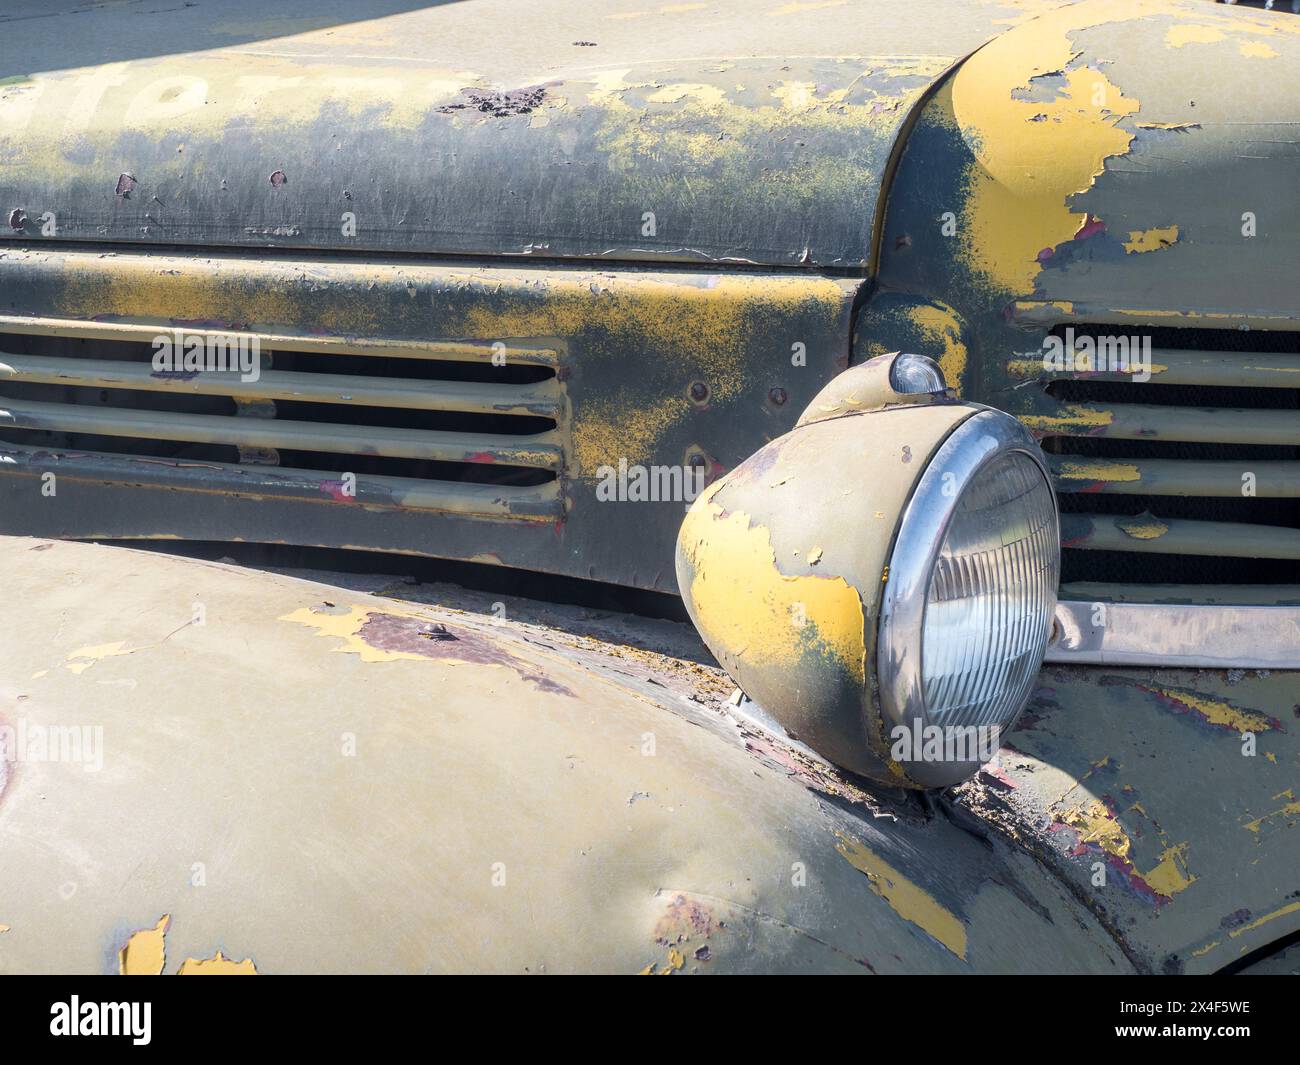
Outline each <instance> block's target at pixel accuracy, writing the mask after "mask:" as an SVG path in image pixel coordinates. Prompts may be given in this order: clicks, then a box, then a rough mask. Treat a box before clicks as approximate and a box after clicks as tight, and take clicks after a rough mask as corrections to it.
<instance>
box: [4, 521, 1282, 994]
mask: <svg viewBox="0 0 1300 1065" xmlns="http://www.w3.org/2000/svg"><path fill="white" fill-rule="evenodd" d="M0 572H3V573H4V574H5V578H6V590H7V593H8V594H6V595H5V596H4V597H0V632H2V633H4V637H3V644H2V645H0V647H2V649H3V654H2V655H0V739H3V740H4V742H5V744H6V749H5V752H4V756H3V757H0V907H2V908H0V972H6V971H12V972H30V971H52V972H71V971H75V972H97V971H117V970H118V969H119V967H121V968H124V969H126V970H127V971H134V970H131V968H130V967H131V965H132V964H134V961H133V958H132V952H131V951H130V950H127V951H126V953H125V955H122V954H119V951H121V950H123V948H127V947H130V946H131V945H132V944H136V945H140V944H141V943H143V944H145V945H148V944H150V943H153V945H154V946H155V947H156V948H157V949H156V951H155V952H154V953H152V954H149V952H145V953H146V956H147V957H151V958H152V959H153V964H154V966H155V967H154V968H153V970H152V971H155V972H158V971H167V972H169V973H170V972H174V971H176V970H177V969H180V971H182V972H189V971H199V972H203V971H208V970H207V969H205V968H203V967H199V968H197V969H195V968H194V967H193V966H190V967H187V964H188V963H189V962H190V961H191V960H193V963H194V965H195V966H201V964H202V963H204V962H206V963H208V967H209V968H211V967H213V966H218V963H219V962H220V961H222V960H224V961H225V962H226V964H227V965H230V964H240V963H243V962H244V961H245V959H247V960H248V964H249V965H252V966H256V968H257V969H258V970H259V971H263V972H302V971H364V972H375V971H405V972H410V971H425V970H429V969H437V970H466V969H476V970H482V969H488V970H502V971H513V972H518V971H523V970H525V969H530V970H532V971H538V970H545V971H556V970H560V971H564V970H577V971H591V970H598V971H623V972H638V971H652V972H689V971H698V972H715V971H771V970H781V971H791V972H793V971H807V970H814V971H863V970H870V971H874V972H880V973H890V972H972V971H974V972H995V971H1018V972H1028V971H1049V972H1079V971H1090V972H1132V971H1134V970H1137V971H1152V970H1154V971H1189V972H1198V971H1199V972H1204V971H1209V970H1214V969H1219V968H1222V967H1224V966H1226V965H1228V964H1230V963H1232V962H1234V961H1236V960H1238V959H1240V958H1241V957H1242V956H1243V955H1245V954H1247V953H1249V952H1251V951H1254V950H1257V949H1259V948H1261V947H1263V946H1265V945H1267V944H1269V943H1272V942H1276V941H1277V940H1278V939H1282V938H1284V937H1285V936H1287V935H1288V934H1290V933H1291V932H1293V931H1295V929H1296V928H1297V927H1300V902H1297V900H1296V898H1295V894H1294V892H1295V880H1294V873H1295V844H1294V835H1293V834H1294V830H1295V828H1294V826H1295V825H1296V823H1297V820H1300V814H1298V813H1297V809H1296V802H1295V799H1294V795H1293V794H1292V792H1293V790H1294V773H1295V769H1294V767H1295V765H1296V763H1297V759H1298V758H1300V752H1298V751H1297V745H1296V734H1297V730H1296V727H1295V712H1294V711H1293V710H1292V709H1291V704H1292V702H1293V701H1294V699H1295V698H1296V691H1295V686H1294V683H1293V679H1288V678H1287V677H1285V676H1279V675H1274V676H1273V677H1261V676H1255V675H1251V676H1248V677H1245V676H1234V675H1231V674H1224V673H1211V672H1208V671H1202V672H1191V671H1150V670H1146V671H1144V670H1134V669H1127V670H1125V669H1105V670H1098V669H1079V668H1073V669H1064V668H1049V669H1047V670H1044V672H1043V674H1042V675H1041V677H1040V681H1039V684H1040V686H1039V690H1038V691H1037V692H1036V693H1035V696H1034V700H1033V703H1032V705H1031V707H1030V710H1029V711H1027V712H1026V714H1025V715H1023V716H1024V720H1023V721H1022V724H1021V726H1020V728H1019V729H1018V730H1017V731H1016V732H1014V733H1013V734H1012V736H1011V737H1010V740H1011V742H1010V745H1009V746H1008V748H1006V749H1004V750H1003V751H1002V753H1001V754H1000V755H999V756H998V758H997V760H996V762H995V763H994V764H990V765H989V766H988V767H986V768H985V769H984V770H983V771H982V772H981V773H980V774H979V776H978V777H977V778H976V779H974V780H973V781H971V782H969V783H968V784H966V785H963V788H962V789H961V790H962V794H963V797H964V800H965V802H964V806H963V807H961V808H958V810H957V812H955V813H952V814H949V815H944V814H938V815H935V816H926V815H925V814H924V813H923V812H922V809H921V807H920V804H919V803H918V802H917V801H916V800H915V798H914V797H909V796H905V795H901V794H898V793H888V791H887V790H886V791H880V790H874V791H866V790H864V789H863V788H862V787H860V786H859V785H858V784H857V783H856V782H854V781H853V780H851V779H849V778H846V777H845V776H843V775H842V774H839V773H837V772H836V771H835V770H833V769H832V768H831V767H829V766H827V765H825V764H824V763H822V762H820V761H818V760H817V759H816V758H814V757H810V756H809V754H808V753H807V752H806V751H805V750H804V749H802V748H799V747H798V746H797V745H794V744H792V743H789V742H786V741H785V739H784V738H782V737H780V736H776V735H774V734H772V733H771V732H768V731H765V730H764V729H763V728H762V727H760V726H759V725H758V724H757V723H756V722H754V721H752V720H750V719H749V718H747V717H742V716H740V715H739V712H737V711H735V710H733V708H732V707H731V706H730V705H729V703H728V702H727V701H726V696H727V693H728V692H730V691H731V685H730V683H729V682H728V681H727V679H726V678H725V676H723V675H722V674H721V673H720V671H718V670H717V669H716V667H712V666H711V665H710V664H709V660H708V658H707V655H703V654H702V653H701V652H702V648H701V647H700V646H699V644H698V643H697V642H696V641H694V639H693V637H692V636H691V634H690V633H689V632H687V631H681V632H679V633H677V634H676V635H673V634H671V633H670V634H668V635H665V633H664V631H663V629H664V628H678V629H680V628H682V627H680V626H672V625H670V624H669V623H666V622H651V621H647V620H645V619H635V618H626V617H624V618H620V617H618V616H615V617H613V618H611V617H610V615H609V614H608V613H605V612H600V613H592V612H585V611H578V610H576V609H573V608H569V609H568V610H567V613H566V608H563V607H539V606H538V604H536V603H533V604H529V603H528V602H527V601H526V600H518V599H514V598H512V597H509V596H504V597H503V596H498V595H475V594H474V593H467V592H465V591H464V590H463V589H456V588H452V587H448V586H411V585H407V584H404V583H402V582H400V581H398V580H395V579H393V580H392V581H391V586H390V587H385V585H388V584H389V583H390V582H389V581H388V580H387V579H385V580H379V581H376V582H375V583H374V584H373V585H370V587H371V588H373V589H374V590H375V591H377V592H378V593H379V594H370V593H368V592H366V591H365V590H363V588H362V587H360V586H359V585H360V584H362V583H363V579H361V578H340V577H339V576H338V575H335V577H334V578H333V579H332V583H328V584H327V583H318V582H314V581H309V580H302V579H297V578H294V577H290V576H285V575H278V574H267V573H264V572H259V571H256V570H248V569H241V568H239V567H236V566H230V565H224V564H221V563H213V562H201V561H196V560H192V559H184V558H176V557H172V556H168V555H164V554H158V553H154V552H144V551H136V550H131V549H127V548H121V547H109V546H102V545H94V544H80V543H71V542H57V541H49V540H33V539H25V538H19V537H0ZM341 584H347V585H349V586H346V587H345V586H341ZM395 596H400V597H401V599H400V600H399V599H397V598H394V597H395ZM105 604H111V607H110V608H108V609H106V608H105ZM664 651H667V652H668V653H661V652H664ZM20 664H21V665H20ZM1242 732H1248V733H1250V734H1251V735H1253V736H1254V740H1253V741H1252V742H1251V743H1250V744H1249V745H1246V744H1245V743H1244V741H1243V740H1242V738H1241V733H1242ZM1247 746H1248V747H1249V750H1250V752H1252V753H1251V754H1249V755H1247V754H1246V753H1245V751H1246V747H1247ZM972 811H973V813H974V816H972ZM200 886H201V887H202V888H203V890H197V888H198V887H200ZM6 926H8V927H7V930H6ZM394 932H396V934H391V933H394ZM137 935H140V936H141V937H142V938H141V939H140V940H137V938H136V936H137ZM164 939H165V950H164V942H163V941H164ZM218 948H220V950H221V954H220V955H216V954H215V952H216V951H217V949H218ZM164 955H165V956H164ZM164 965H165V970H164ZM218 967H219V966H218Z"/></svg>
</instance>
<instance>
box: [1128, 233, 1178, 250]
mask: <svg viewBox="0 0 1300 1065" xmlns="http://www.w3.org/2000/svg"><path fill="white" fill-rule="evenodd" d="M1177 240H1178V227H1177V226H1166V227H1165V228H1163V229H1135V230H1130V231H1129V235H1128V240H1126V241H1124V250H1125V251H1126V252H1128V253H1129V254H1130V255H1140V254H1142V253H1143V252H1149V251H1159V250H1160V249H1161V248H1167V247H1169V245H1171V244H1173V243H1175V242H1176V241H1177Z"/></svg>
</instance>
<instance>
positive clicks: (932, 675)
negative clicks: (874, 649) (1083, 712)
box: [877, 410, 1060, 787]
mask: <svg viewBox="0 0 1300 1065" xmlns="http://www.w3.org/2000/svg"><path fill="white" fill-rule="evenodd" d="M1059 575H1060V539H1059V533H1058V531H1057V513H1056V498H1055V495H1054V494H1053V492H1052V487H1051V483H1050V481H1049V480H1048V476H1047V471H1046V469H1045V468H1044V466H1043V462H1042V460H1041V458H1040V457H1039V450H1038V446H1037V445H1036V444H1035V443H1034V442H1033V440H1032V439H1031V438H1030V436H1029V434H1028V433H1027V432H1026V431H1025V430H1024V428H1023V427H1022V426H1021V425H1020V423H1019V422H1017V421H1015V420H1014V419H1012V418H1010V417H1008V416H1007V415H1005V414H1002V413H1001V412H1000V411H991V410H990V411H981V412H980V413H978V414H974V415H972V416H971V417H970V418H969V419H968V420H967V421H965V422H963V423H962V424H961V425H960V426H958V427H957V428H956V429H955V430H954V431H953V433H952V435H950V436H949V437H948V438H947V440H945V441H944V442H943V444H942V446H941V447H940V448H939V450H938V451H937V452H935V455H934V458H933V459H932V460H931V461H930V464H929V466H928V467H927V468H926V471H925V473H924V474H922V475H921V479H920V481H919V482H918V483H917V486H916V491H915V493H914V494H913V496H912V499H911V501H910V502H909V503H908V505H907V510H906V511H904V513H903V519H902V522H901V524H900V526H899V530H898V537H897V540H896V541H895V544H894V551H893V555H892V557H891V560H890V564H889V577H888V580H887V581H886V582H885V590H884V597H883V601H882V604H881V611H880V642H879V652H878V654H877V660H878V670H879V678H880V706H881V713H882V714H883V715H884V719H885V723H886V725H887V726H888V728H889V733H890V735H891V736H897V737H899V738H900V739H905V740H907V741H908V742H907V743H906V744H904V745H902V746H896V747H894V748H892V749H893V750H894V752H895V754H896V755H904V757H902V758H899V761H901V762H904V763H905V764H907V766H908V775H909V776H910V777H911V778H912V779H913V780H915V781H917V782H918V783H922V784H926V785H928V786H931V787H944V786H947V785H949V784H955V783H956V782H957V781H960V780H963V779H964V778H966V777H967V776H969V775H970V774H971V773H973V772H975V770H976V769H977V768H979V766H980V765H981V764H982V762H984V761H987V760H988V755H987V753H986V752H988V751H990V750H996V749H997V747H998V746H999V745H1000V742H1001V734H1002V733H1003V732H1005V731H1006V730H1007V729H1009V728H1010V727H1011V726H1012V725H1013V724H1014V722H1015V719H1016V717H1017V716H1019V714H1020V711H1021V710H1022V709H1023V708H1024V705H1025V701H1026V700H1027V699H1028V697H1029V692H1030V688H1031V687H1032V685H1033V681H1034V677H1035V675H1036V674H1037V673H1038V668H1039V666H1040V665H1041V664H1042V661H1043V655H1044V654H1045V653H1046V650H1047V639H1048V635H1049V633H1050V631H1051V622H1052V612H1053V608H1054V607H1055V604H1056V587H1057V581H1058V578H1059ZM900 729H901V730H905V731H903V732H900V731H899V730H900ZM918 740H919V742H917V741H918ZM936 743H939V744H942V757H941V758H936V757H935V753H936V747H935V746H934V745H935V744H936ZM927 744H928V746H927ZM963 744H964V745H965V747H964V749H963ZM972 755H974V756H973V757H972Z"/></svg>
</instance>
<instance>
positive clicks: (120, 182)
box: [114, 174, 136, 200]
mask: <svg viewBox="0 0 1300 1065" xmlns="http://www.w3.org/2000/svg"><path fill="white" fill-rule="evenodd" d="M135 186H136V180H135V177H134V175H132V174H118V175H117V188H116V189H115V190H114V192H115V194H116V195H118V196H121V197H122V199H124V200H129V199H130V198H131V192H132V190H134V189H135Z"/></svg>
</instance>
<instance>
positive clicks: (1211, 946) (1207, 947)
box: [1192, 939, 1219, 958]
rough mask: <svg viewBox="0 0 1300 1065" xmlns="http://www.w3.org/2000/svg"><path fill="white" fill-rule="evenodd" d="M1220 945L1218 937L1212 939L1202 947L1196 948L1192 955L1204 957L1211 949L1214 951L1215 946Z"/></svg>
mask: <svg viewBox="0 0 1300 1065" xmlns="http://www.w3.org/2000/svg"><path fill="white" fill-rule="evenodd" d="M1218 945H1219V940H1217V939H1212V940H1210V942H1208V943H1206V944H1205V946H1203V947H1201V948H1200V950H1194V951H1192V957H1193V958H1203V957H1205V955H1207V954H1209V953H1210V951H1212V950H1213V949H1214V948H1215V947H1217V946H1218Z"/></svg>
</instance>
